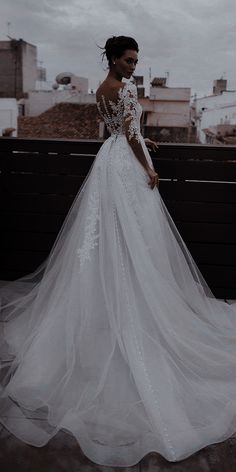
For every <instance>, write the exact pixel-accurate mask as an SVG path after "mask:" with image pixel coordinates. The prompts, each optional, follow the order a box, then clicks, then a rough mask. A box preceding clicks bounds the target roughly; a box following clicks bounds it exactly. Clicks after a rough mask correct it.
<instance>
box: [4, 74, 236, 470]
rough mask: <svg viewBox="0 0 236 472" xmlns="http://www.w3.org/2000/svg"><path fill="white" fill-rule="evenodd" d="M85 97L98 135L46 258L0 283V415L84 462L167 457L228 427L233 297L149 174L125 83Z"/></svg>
mask: <svg viewBox="0 0 236 472" xmlns="http://www.w3.org/2000/svg"><path fill="white" fill-rule="evenodd" d="M98 108H99V110H100V112H101V114H102V115H103V118H104V120H105V122H106V124H107V126H108V128H109V130H110V132H111V136H110V137H109V138H108V139H107V140H106V141H105V142H104V144H103V145H102V147H101V148H100V150H99V152H98V154H97V156H96V159H95V161H94V163H93V165H92V168H91V169H90V172H89V174H88V176H87V178H86V180H85V181H84V184H83V186H82V188H81V189H80V191H79V192H78V194H77V196H76V198H75V200H74V203H73V205H72V207H71V210H70V212H69V214H68V215H67V218H66V220H65V222H64V225H63V227H62V229H61V231H60V233H59V235H58V237H57V240H56V242H55V244H54V246H53V248H52V250H51V253H50V255H49V257H48V258H47V260H46V261H45V262H44V263H43V264H42V265H41V266H40V267H39V268H38V269H37V270H36V271H35V272H34V273H33V274H29V275H28V276H25V277H22V278H21V279H18V280H16V281H14V282H8V283H7V282H6V283H5V284H4V283H2V287H1V290H0V298H1V305H2V314H1V323H0V324H1V338H0V339H1V343H0V350H1V358H2V361H1V371H0V374H1V385H2V386H1V393H0V421H1V423H2V424H3V425H4V426H5V427H6V428H7V429H8V430H9V431H11V432H12V433H13V434H14V435H15V436H17V437H18V438H20V439H21V440H22V441H24V442H26V443H28V444H31V445H34V446H39V447H40V446H43V445H45V444H46V443H47V442H48V441H49V440H50V439H51V438H52V437H53V436H54V435H55V434H56V433H57V432H58V430H59V429H63V430H65V431H68V432H70V433H72V434H73V435H74V436H75V438H76V439H77V440H78V443H79V445H80V446H81V449H82V450H83V452H84V454H85V455H86V456H87V457H88V458H89V459H91V460H92V461H94V462H95V463H97V464H102V465H107V466H131V465H134V464H136V463H137V462H138V461H140V460H141V459H142V457H143V456H145V455H146V454H147V453H148V452H151V451H156V452H159V453H160V454H161V455H162V456H164V457H165V458H166V459H167V460H169V461H178V460H181V459H184V458H186V457H188V456H190V455H191V454H192V453H194V452H195V451H197V450H199V449H201V448H203V447H204V446H206V445H208V444H212V443H216V442H220V441H223V440H225V439H227V438H228V437H230V436H231V435H232V434H233V433H234V432H235V431H236V305H230V304H227V303H225V302H223V301H221V300H217V299H216V298H215V297H214V295H213V294H212V292H211V290H210V288H209V287H208V285H207V283H206V281H205V280H204V278H203V276H202V275H201V273H200V271H199V269H198V268H197V266H196V263H195V261H194V260H193V258H192V257H191V255H190V253H189V251H188V249H187V246H186V245H185V243H184V241H183V240H182V238H181V236H180V234H179V232H178V230H177V228H176V226H175V224H174V222H173V220H172V219H171V216H170V214H169V213H168V211H167V208H166V206H165V204H164V202H163V200H162V198H161V196H160V193H159V190H158V188H154V189H153V190H152V189H151V188H150V187H149V186H148V182H149V178H148V176H147V174H146V172H145V170H144V168H143V167H142V165H141V164H140V162H139V161H138V159H137V158H136V157H135V154H134V152H133V150H132V148H131V146H130V144H129V139H128V138H130V139H131V138H132V139H136V140H137V142H138V143H139V144H141V146H142V148H143V150H144V152H145V154H146V158H147V160H148V161H149V163H150V165H151V166H152V161H151V158H150V156H149V153H148V150H147V148H146V145H145V142H144V140H143V138H142V136H141V134H140V127H139V126H140V124H139V122H140V115H141V106H140V105H139V103H138V101H137V90H136V87H135V86H134V85H133V84H132V83H125V84H124V87H122V88H120V90H119V92H118V94H117V101H116V102H115V101H114V102H113V101H111V100H108V101H106V99H105V97H104V96H103V98H102V100H101V102H99V103H98ZM127 118H128V119H129V121H127V123H129V133H130V136H128V137H127V133H125V132H124V130H125V119H127Z"/></svg>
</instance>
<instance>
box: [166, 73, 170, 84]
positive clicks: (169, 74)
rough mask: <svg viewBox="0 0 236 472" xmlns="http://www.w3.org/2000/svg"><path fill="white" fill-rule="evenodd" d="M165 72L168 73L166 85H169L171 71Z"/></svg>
mask: <svg viewBox="0 0 236 472" xmlns="http://www.w3.org/2000/svg"><path fill="white" fill-rule="evenodd" d="M165 74H166V85H169V78H170V72H169V71H168V70H167V71H166V72H165Z"/></svg>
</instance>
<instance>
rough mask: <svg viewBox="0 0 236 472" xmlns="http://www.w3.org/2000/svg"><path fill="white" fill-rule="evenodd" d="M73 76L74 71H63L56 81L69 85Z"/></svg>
mask: <svg viewBox="0 0 236 472" xmlns="http://www.w3.org/2000/svg"><path fill="white" fill-rule="evenodd" d="M73 76H74V74H72V72H61V73H60V74H58V75H57V76H56V82H57V83H58V84H62V85H68V84H70V83H71V77H73Z"/></svg>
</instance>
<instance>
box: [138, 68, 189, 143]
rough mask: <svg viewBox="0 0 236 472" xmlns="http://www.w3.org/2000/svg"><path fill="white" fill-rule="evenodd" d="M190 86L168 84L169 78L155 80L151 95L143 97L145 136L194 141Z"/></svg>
mask: <svg viewBox="0 0 236 472" xmlns="http://www.w3.org/2000/svg"><path fill="white" fill-rule="evenodd" d="M190 97H191V88H189V87H167V85H166V78H165V77H156V78H154V79H153V80H152V82H151V88H150V96H149V97H144V98H140V103H141V105H142V108H143V115H142V132H143V134H144V136H145V137H149V138H151V139H155V140H157V141H164V142H189V141H191V140H192V134H193V133H192V130H191V123H190Z"/></svg>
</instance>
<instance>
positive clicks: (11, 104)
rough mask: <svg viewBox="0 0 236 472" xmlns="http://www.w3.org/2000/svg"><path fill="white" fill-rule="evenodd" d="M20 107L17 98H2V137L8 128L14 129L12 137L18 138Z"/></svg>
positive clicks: (0, 123) (0, 126) (0, 134)
mask: <svg viewBox="0 0 236 472" xmlns="http://www.w3.org/2000/svg"><path fill="white" fill-rule="evenodd" d="M17 116H18V107H17V101H16V99H15V98H0V136H2V134H3V130H4V129H6V128H14V129H15V131H14V132H13V133H12V136H17Z"/></svg>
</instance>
